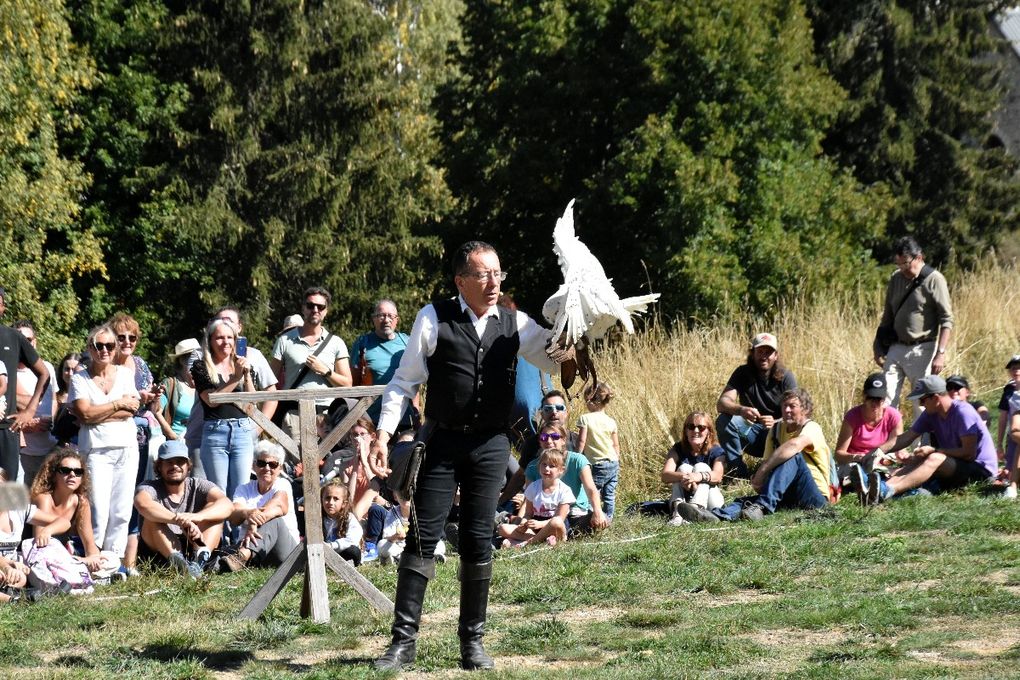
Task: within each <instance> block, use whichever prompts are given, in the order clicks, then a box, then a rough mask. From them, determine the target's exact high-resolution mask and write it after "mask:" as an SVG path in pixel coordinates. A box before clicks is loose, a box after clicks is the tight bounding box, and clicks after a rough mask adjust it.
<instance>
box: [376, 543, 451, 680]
mask: <svg viewBox="0 0 1020 680" xmlns="http://www.w3.org/2000/svg"><path fill="white" fill-rule="evenodd" d="M435 575H436V562H435V560H434V559H425V558H423V557H418V556H417V555H410V554H408V553H406V552H405V553H404V554H402V555H401V556H400V567H399V569H398V570H397V595H396V602H395V603H394V605H393V627H392V628H391V630H392V632H393V641H392V642H391V643H390V646H389V648H388V649H387V650H386V652H385V653H384V654H383V655H382V656H381V657H379V658H378V659H376V662H375V667H376V668H377V669H378V670H381V671H399V670H400V669H401V668H402V667H403V666H404V664H409V663H411V662H412V661H414V656H415V652H416V647H415V643H416V641H417V640H418V624H419V622H420V621H421V605H422V602H423V601H424V600H425V588H426V587H428V585H429V580H430V579H431V578H433V577H434V576H435Z"/></svg>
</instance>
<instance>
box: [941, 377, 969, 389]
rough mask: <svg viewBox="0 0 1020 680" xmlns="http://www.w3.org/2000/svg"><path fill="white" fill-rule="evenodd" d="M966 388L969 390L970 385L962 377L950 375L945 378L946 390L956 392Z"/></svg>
mask: <svg viewBox="0 0 1020 680" xmlns="http://www.w3.org/2000/svg"><path fill="white" fill-rule="evenodd" d="M964 387H966V388H967V389H968V390H969V389H970V383H969V382H967V379H966V378H964V377H963V376H962V375H951V376H949V377H948V378H946V389H947V390H958V389H961V388H964Z"/></svg>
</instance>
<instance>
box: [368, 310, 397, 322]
mask: <svg viewBox="0 0 1020 680" xmlns="http://www.w3.org/2000/svg"><path fill="white" fill-rule="evenodd" d="M372 318H373V319H379V320H380V321H382V320H383V319H389V320H390V321H392V320H394V319H396V318H397V315H396V314H385V313H382V312H380V313H379V314H373V315H372Z"/></svg>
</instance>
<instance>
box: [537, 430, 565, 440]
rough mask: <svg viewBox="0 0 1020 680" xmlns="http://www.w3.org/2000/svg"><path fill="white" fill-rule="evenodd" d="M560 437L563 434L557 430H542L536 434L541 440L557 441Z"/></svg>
mask: <svg viewBox="0 0 1020 680" xmlns="http://www.w3.org/2000/svg"><path fill="white" fill-rule="evenodd" d="M562 438H563V436H562V435H561V434H560V433H559V432H543V433H542V434H540V435H538V440H539V441H543V442H547V441H554V442H558V441H559V440H560V439H562Z"/></svg>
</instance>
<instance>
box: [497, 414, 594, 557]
mask: <svg viewBox="0 0 1020 680" xmlns="http://www.w3.org/2000/svg"><path fill="white" fill-rule="evenodd" d="M538 437H539V440H540V441H541V444H542V453H541V454H540V455H539V457H538V468H539V474H540V475H541V478H540V479H536V480H535V481H534V482H532V483H530V484H528V486H527V487H525V489H524V511H523V512H522V513H521V514H520V515H519V516H517V515H514V516H511V517H510V518H509V519H508V520H507V522H505V523H504V524H500V525H499V534H500V536H502V537H503V547H504V548H510V547H515V548H519V547H521V546H524V545H528V544H529V543H540V542H542V541H545V542H546V543H548V544H549V545H551V546H553V545H556V544H557V543H558V542H561V541H565V540H567V524H566V522H567V516H568V515H569V514H570V508H571V506H572V505H573V504H574V502H575V501H576V500H577V499H576V498H575V497H574V492H573V491H571V490H570V487H569V486H567V485H566V484H564V483H563V481H562V480H561V479H560V478H561V477H562V476H563V473H564V472H565V471H566V461H567V432H566V430H564V429H563V428H562V427H559V426H546V427H544V428H542V431H541V432H540V433H539V435H538Z"/></svg>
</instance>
